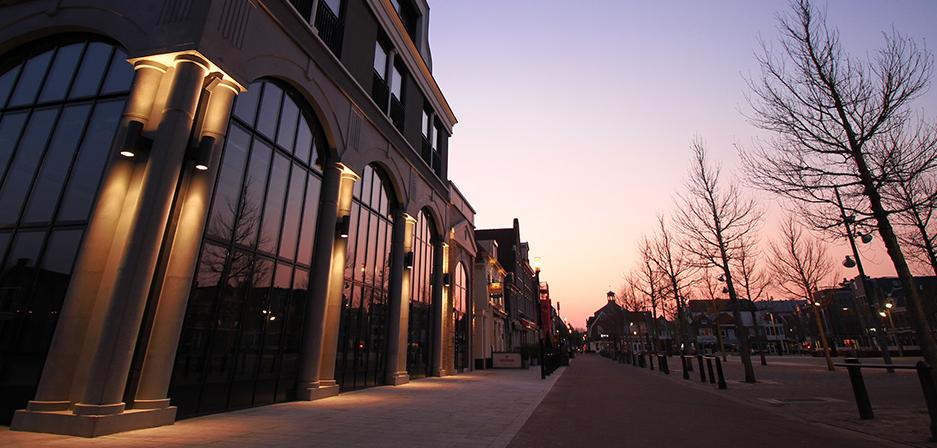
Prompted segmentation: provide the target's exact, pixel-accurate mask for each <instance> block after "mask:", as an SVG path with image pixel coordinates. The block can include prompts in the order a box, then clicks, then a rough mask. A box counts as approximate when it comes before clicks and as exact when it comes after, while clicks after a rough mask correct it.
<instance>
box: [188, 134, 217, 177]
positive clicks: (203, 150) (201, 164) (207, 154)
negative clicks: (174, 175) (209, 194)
mask: <svg viewBox="0 0 937 448" xmlns="http://www.w3.org/2000/svg"><path fill="white" fill-rule="evenodd" d="M214 146H215V138H214V137H209V136H207V135H206V136H204V137H202V139H201V140H199V142H198V146H197V147H196V148H195V151H194V153H193V154H192V160H193V162H194V163H195V169H197V170H199V171H208V165H209V164H210V163H211V151H212V148H214Z"/></svg>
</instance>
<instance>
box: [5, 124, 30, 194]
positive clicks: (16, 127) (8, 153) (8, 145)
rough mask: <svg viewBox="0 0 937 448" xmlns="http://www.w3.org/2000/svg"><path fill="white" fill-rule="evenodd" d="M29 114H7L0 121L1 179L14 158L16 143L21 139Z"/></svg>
mask: <svg viewBox="0 0 937 448" xmlns="http://www.w3.org/2000/svg"><path fill="white" fill-rule="evenodd" d="M26 116H27V112H17V113H12V114H5V115H4V116H3V120H2V121H0V179H2V178H3V173H4V172H5V171H6V168H7V164H9V163H10V158H11V157H12V156H13V149H14V148H16V141H17V140H19V138H20V132H22V130H23V124H24V123H26Z"/></svg>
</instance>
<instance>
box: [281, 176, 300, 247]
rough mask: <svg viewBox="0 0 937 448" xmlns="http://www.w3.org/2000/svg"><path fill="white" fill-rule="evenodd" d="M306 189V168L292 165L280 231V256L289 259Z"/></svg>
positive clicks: (294, 243)
mask: <svg viewBox="0 0 937 448" xmlns="http://www.w3.org/2000/svg"><path fill="white" fill-rule="evenodd" d="M305 189H306V170H304V169H303V168H302V167H300V166H299V165H293V173H292V174H291V175H290V188H289V195H288V196H287V200H286V213H285V214H284V215H283V230H282V231H281V232H280V256H281V257H284V258H288V259H290V260H292V259H293V257H294V256H295V255H296V241H297V240H298V239H299V225H300V221H299V218H300V213H301V212H302V209H303V194H304V190H305Z"/></svg>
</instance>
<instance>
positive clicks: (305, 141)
mask: <svg viewBox="0 0 937 448" xmlns="http://www.w3.org/2000/svg"><path fill="white" fill-rule="evenodd" d="M310 152H312V129H311V128H310V127H309V124H308V123H306V118H305V117H303V116H302V114H300V117H299V130H297V131H296V150H295V154H296V157H297V158H299V160H302V161H303V162H307V163H309V164H310V165H312V164H313V163H315V160H312V161H310V160H309V154H310Z"/></svg>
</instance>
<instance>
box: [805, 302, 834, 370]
mask: <svg viewBox="0 0 937 448" xmlns="http://www.w3.org/2000/svg"><path fill="white" fill-rule="evenodd" d="M818 295H819V294H818V293H817V292H815V293H814V298H813V301H812V302H811V303H810V304H811V305H813V316H814V318H815V319H816V322H817V331H818V332H819V333H820V338H819V339H820V347H822V348H823V357H824V358H826V368H827V369H829V371H830V372H832V371H834V370H836V368H835V367H833V359H832V358H831V357H830V346H829V343H828V342H827V339H826V329H825V328H824V325H823V320H822V318H821V317H820V313H822V312H823V304H822V303H821V302H820V300H821V299H820V297H817V296H818Z"/></svg>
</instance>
